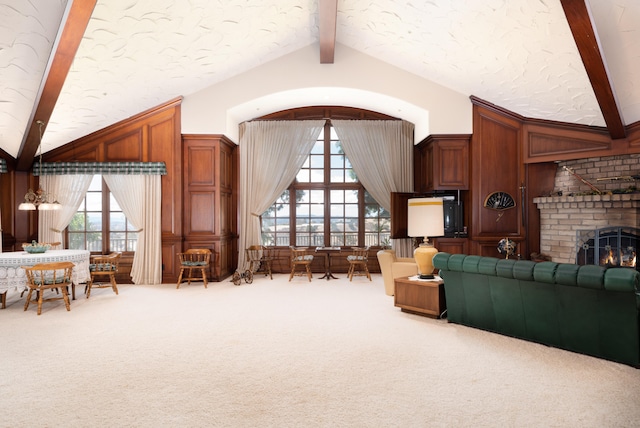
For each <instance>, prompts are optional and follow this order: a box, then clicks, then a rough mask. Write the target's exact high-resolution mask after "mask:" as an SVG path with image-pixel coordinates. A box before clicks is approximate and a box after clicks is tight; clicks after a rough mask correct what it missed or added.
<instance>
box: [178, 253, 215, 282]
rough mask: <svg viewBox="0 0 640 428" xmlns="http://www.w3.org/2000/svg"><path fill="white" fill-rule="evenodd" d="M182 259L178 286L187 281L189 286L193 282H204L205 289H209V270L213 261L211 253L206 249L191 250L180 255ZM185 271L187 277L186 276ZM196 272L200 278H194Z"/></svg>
mask: <svg viewBox="0 0 640 428" xmlns="http://www.w3.org/2000/svg"><path fill="white" fill-rule="evenodd" d="M178 258H179V259H180V276H179V277H178V285H177V286H176V288H180V284H181V283H182V281H183V280H185V279H186V280H187V284H191V281H192V280H196V281H200V280H202V282H204V288H207V269H209V262H210V261H211V251H210V250H208V249H206V248H191V249H189V250H187V251H185V252H184V253H178ZM185 271H186V272H187V276H184V273H185ZM194 271H195V273H196V274H199V276H194Z"/></svg>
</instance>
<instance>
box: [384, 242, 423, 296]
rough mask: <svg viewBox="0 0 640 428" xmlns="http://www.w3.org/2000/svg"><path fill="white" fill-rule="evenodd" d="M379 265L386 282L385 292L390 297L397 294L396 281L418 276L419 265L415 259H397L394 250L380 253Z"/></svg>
mask: <svg viewBox="0 0 640 428" xmlns="http://www.w3.org/2000/svg"><path fill="white" fill-rule="evenodd" d="M377 255H378V263H380V272H381V273H382V280H383V281H384V291H385V293H386V294H387V295H388V296H393V295H394V293H395V285H394V279H396V278H400V277H403V276H413V275H417V274H418V265H417V264H416V261H415V260H414V259H413V258H410V257H396V252H395V251H393V250H380V251H378V254H377Z"/></svg>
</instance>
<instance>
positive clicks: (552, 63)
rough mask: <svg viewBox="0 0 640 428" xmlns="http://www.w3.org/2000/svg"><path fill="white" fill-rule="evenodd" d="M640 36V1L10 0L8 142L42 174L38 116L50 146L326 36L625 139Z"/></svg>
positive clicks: (636, 108)
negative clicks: (36, 162)
mask: <svg viewBox="0 0 640 428" xmlns="http://www.w3.org/2000/svg"><path fill="white" fill-rule="evenodd" d="M334 28H335V30H334ZM638 40H640V2H639V1H638V0H425V1H419V2H417V1H410V0H405V1H393V0H348V1H347V0H339V1H338V0H270V1H267V0H224V1H222V0H219V1H211V0H75V1H73V0H68V1H67V0H31V1H25V0H0V148H1V149H2V151H3V152H4V155H5V156H4V157H10V158H15V159H17V165H18V167H19V169H26V168H28V167H29V166H30V165H31V162H32V160H33V157H34V155H36V154H37V150H38V143H39V136H38V126H37V125H36V121H38V120H42V121H44V122H45V123H46V128H45V133H44V137H43V144H42V150H43V151H45V152H46V151H49V150H52V149H54V148H56V147H59V146H61V145H64V144H66V143H68V142H70V141H73V140H75V139H77V138H80V137H83V136H85V135H88V134H90V133H92V132H94V131H97V130H99V129H102V128H104V127H106V126H109V125H111V124H113V123H116V122H118V121H121V120H123V119H126V118H128V117H130V116H133V115H135V114H137V113H139V112H141V111H144V110H146V109H149V108H151V107H154V106H156V105H158V104H161V103H163V102H165V101H167V100H169V99H172V98H174V97H176V96H181V95H183V96H184V95H189V94H192V93H195V92H197V91H200V90H202V89H203V88H206V87H208V86H210V85H213V84H216V83H219V82H221V81H224V80H225V79H228V78H230V77H232V76H234V75H237V74H240V73H242V72H245V71H247V70H250V69H251V68H253V67H256V66H259V65H261V64H264V63H266V62H269V61H272V60H274V59H277V58H279V57H281V56H283V55H286V54H289V53H291V52H294V51H296V50H298V49H301V48H303V47H306V46H308V45H311V44H314V43H318V44H319V46H320V49H319V52H318V61H319V62H322V63H329V64H330V63H331V62H333V49H334V46H335V44H336V43H338V44H342V45H345V46H348V47H350V48H352V49H354V50H357V51H360V52H362V53H365V54H367V55H370V56H372V57H375V58H377V59H379V60H382V61H385V62H389V63H391V64H394V65H395V66H397V67H400V68H402V69H404V70H406V71H409V72H411V73H414V74H416V75H419V76H421V77H423V78H425V79H428V80H431V81H434V82H436V83H439V84H441V85H444V86H446V87H448V88H451V89H453V90H455V91H457V92H460V93H463V94H466V95H475V96H477V97H479V98H482V99H485V100H487V101H490V102H491V103H493V104H497V105H499V106H501V107H504V108H506V109H509V110H511V111H513V112H516V113H518V114H520V115H522V116H525V117H530V118H539V119H548V120H555V121H563V122H569V123H577V124H584V125H592V126H602V127H607V128H608V130H609V132H610V134H611V136H612V138H614V139H617V138H623V137H624V135H625V125H629V124H631V123H634V122H637V121H640V82H638V80H639V79H638V76H639V74H638V71H637V70H640V49H639V48H638V44H637V41H638ZM385 84H390V83H389V82H385Z"/></svg>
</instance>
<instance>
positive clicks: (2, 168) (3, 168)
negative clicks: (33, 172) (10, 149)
mask: <svg viewBox="0 0 640 428" xmlns="http://www.w3.org/2000/svg"><path fill="white" fill-rule="evenodd" d="M3 172H8V170H7V161H6V159H0V173H3Z"/></svg>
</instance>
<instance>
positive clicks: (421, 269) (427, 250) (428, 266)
mask: <svg viewBox="0 0 640 428" xmlns="http://www.w3.org/2000/svg"><path fill="white" fill-rule="evenodd" d="M425 241H426V242H423V243H422V244H420V245H419V246H418V248H416V249H415V251H414V252H413V258H414V259H415V261H416V264H417V265H418V274H419V275H420V279H433V278H434V276H433V275H432V273H433V256H435V255H436V254H437V253H438V250H437V249H436V248H435V247H434V246H433V245H432V244H431V243H429V242H428V241H427V240H426V239H425Z"/></svg>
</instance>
